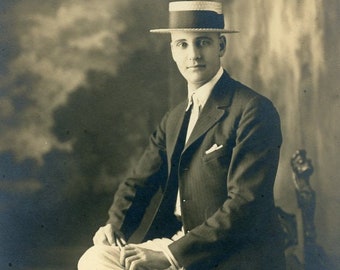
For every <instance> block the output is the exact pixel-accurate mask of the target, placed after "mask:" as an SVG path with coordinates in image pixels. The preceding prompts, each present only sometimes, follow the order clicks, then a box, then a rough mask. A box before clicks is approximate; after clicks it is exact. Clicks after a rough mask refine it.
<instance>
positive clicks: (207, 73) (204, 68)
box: [171, 32, 226, 89]
mask: <svg viewBox="0 0 340 270" xmlns="http://www.w3.org/2000/svg"><path fill="white" fill-rule="evenodd" d="M225 47H226V39H225V37H224V36H220V34H218V33H199V32H173V33H171V52H172V57H173V59H174V60H175V62H176V64H177V67H178V69H179V71H180V72H181V74H182V75H183V77H184V78H185V79H186V80H187V82H188V84H189V85H191V86H193V87H195V88H196V89H197V88H199V87H200V86H202V85H203V84H205V83H207V82H208V81H210V80H211V79H212V78H213V77H214V76H215V74H216V73H217V71H218V69H219V68H220V65H221V63H220V57H222V56H223V54H224V52H225Z"/></svg>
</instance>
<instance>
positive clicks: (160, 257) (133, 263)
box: [120, 244, 171, 270]
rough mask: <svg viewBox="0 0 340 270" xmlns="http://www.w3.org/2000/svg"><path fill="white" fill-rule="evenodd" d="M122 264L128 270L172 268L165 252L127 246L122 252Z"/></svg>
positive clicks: (131, 245)
mask: <svg viewBox="0 0 340 270" xmlns="http://www.w3.org/2000/svg"><path fill="white" fill-rule="evenodd" d="M120 264H121V265H123V266H124V267H125V269H126V270H141V269H143V270H152V269H159V270H161V269H167V268H169V267H170V266H171V264H170V262H169V261H168V259H167V258H166V257H165V255H164V254H163V252H161V251H154V250H150V249H146V248H142V247H139V246H138V245H133V244H130V245H127V246H125V247H124V248H123V249H122V250H121V252H120Z"/></svg>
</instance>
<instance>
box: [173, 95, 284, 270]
mask: <svg viewBox="0 0 340 270" xmlns="http://www.w3.org/2000/svg"><path fill="white" fill-rule="evenodd" d="M222 124H223V123H222ZM235 125H236V126H237V128H236V139H235V146H234V148H233V150H232V157H231V162H230V165H229V170H228V175H227V179H225V181H226V183H227V192H228V197H227V200H226V201H225V202H224V203H223V205H221V207H220V208H219V209H218V210H217V211H216V212H215V213H214V214H213V215H212V216H210V217H209V218H208V219H207V220H206V221H205V222H204V223H203V224H201V225H199V226H197V227H195V228H194V229H192V230H191V231H190V232H188V233H187V234H186V235H185V236H184V237H182V238H181V239H179V240H177V241H175V242H173V243H172V244H171V245H169V249H170V250H171V252H172V254H173V255H174V257H175V258H176V260H177V261H178V262H179V264H180V265H181V266H183V267H185V268H188V269H189V268H190V267H192V266H193V265H199V264H200V263H202V262H206V261H209V260H214V259H216V258H218V257H219V256H223V257H225V256H226V253H228V249H230V250H232V249H234V248H235V247H239V246H240V245H243V244H245V243H247V241H256V240H254V239H255V238H256V237H258V235H265V234H266V233H268V232H266V230H267V228H264V227H265V226H264V224H266V223H270V220H271V217H270V215H271V214H270V213H271V212H273V211H272V209H273V207H274V198H273V185H274V179H275V176H276V171H277V166H278V160H279V151H280V146H281V142H282V137H281V128H280V120H279V116H278V113H277V112H276V110H275V108H274V107H273V105H272V103H271V102H270V101H269V100H267V99H265V98H263V97H259V96H255V97H253V98H252V99H251V100H250V101H248V102H247V104H246V105H245V106H244V108H242V111H241V112H240V114H239V117H238V119H237V120H235ZM226 166H227V164H226ZM261 232H262V234H261ZM230 250H229V252H230Z"/></svg>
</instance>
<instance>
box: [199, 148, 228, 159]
mask: <svg viewBox="0 0 340 270" xmlns="http://www.w3.org/2000/svg"><path fill="white" fill-rule="evenodd" d="M225 155H227V152H226V149H225V148H224V147H221V148H220V149H217V150H215V151H213V152H210V153H209V152H208V153H207V152H204V153H203V156H202V159H203V161H204V162H208V161H210V160H214V159H217V158H219V157H223V156H225Z"/></svg>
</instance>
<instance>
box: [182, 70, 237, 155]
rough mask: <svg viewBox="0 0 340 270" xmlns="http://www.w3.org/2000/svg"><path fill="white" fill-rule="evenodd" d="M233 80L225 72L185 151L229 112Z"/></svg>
mask: <svg viewBox="0 0 340 270" xmlns="http://www.w3.org/2000/svg"><path fill="white" fill-rule="evenodd" d="M232 81H233V80H232V79H231V78H230V77H229V75H228V74H227V73H226V72H224V74H223V75H222V77H221V79H220V80H219V81H218V82H217V84H216V85H215V87H214V89H213V91H212V93H211V95H210V97H209V99H208V100H207V103H206V105H205V106H204V108H203V110H202V112H201V114H200V116H199V118H198V120H197V123H196V125H195V127H194V129H193V131H192V133H191V135H190V137H189V140H188V142H187V143H186V145H185V148H184V151H185V150H186V149H187V148H188V147H189V146H190V145H191V144H192V143H193V142H195V141H196V140H197V139H199V138H200V137H201V136H202V135H203V134H204V133H206V132H207V131H208V130H209V129H210V128H211V127H212V126H213V125H214V124H215V123H216V122H218V121H219V120H220V119H221V117H222V116H223V115H225V114H226V113H227V109H228V107H229V106H230V103H231V99H232V96H233V93H234V88H233V87H232V86H231V84H232Z"/></svg>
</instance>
